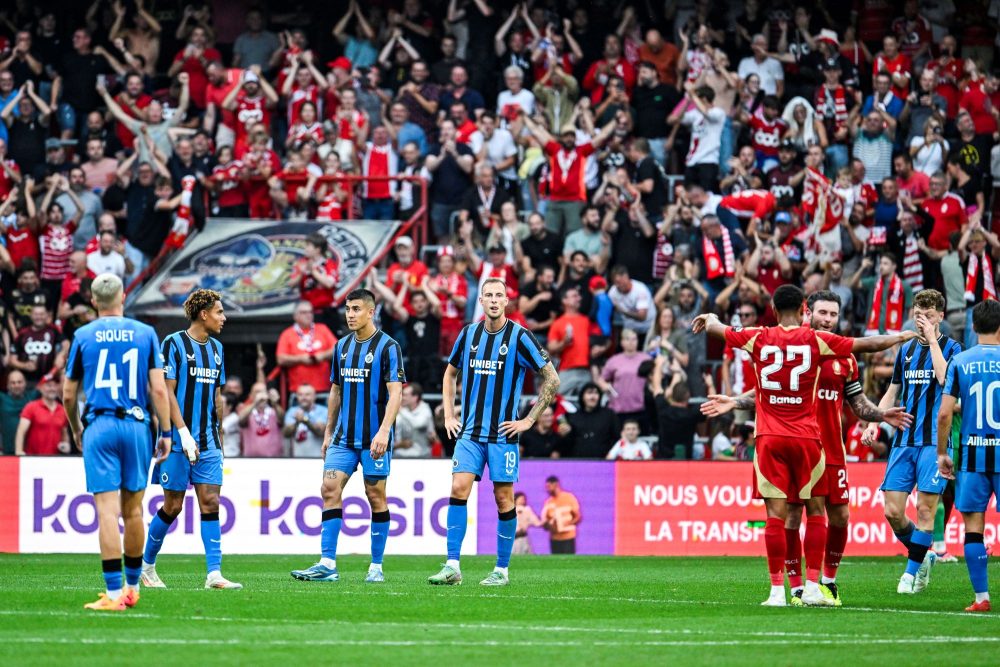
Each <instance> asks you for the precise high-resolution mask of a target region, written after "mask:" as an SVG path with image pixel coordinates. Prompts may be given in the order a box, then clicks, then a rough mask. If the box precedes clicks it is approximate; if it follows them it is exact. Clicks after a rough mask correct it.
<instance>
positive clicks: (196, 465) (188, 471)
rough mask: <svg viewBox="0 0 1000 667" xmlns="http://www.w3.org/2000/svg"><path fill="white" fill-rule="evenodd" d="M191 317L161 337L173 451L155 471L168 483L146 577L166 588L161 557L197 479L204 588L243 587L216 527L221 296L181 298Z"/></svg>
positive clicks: (201, 293)
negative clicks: (231, 572)
mask: <svg viewBox="0 0 1000 667" xmlns="http://www.w3.org/2000/svg"><path fill="white" fill-rule="evenodd" d="M184 314H185V315H187V318H188V320H189V321H190V322H191V324H190V326H189V327H188V328H187V329H186V330H184V331H177V332H175V333H172V334H170V335H169V336H167V337H166V338H165V339H164V340H163V357H164V360H165V364H166V365H165V367H164V372H165V376H166V380H167V389H169V390H170V391H169V393H170V421H171V422H172V423H173V426H174V430H173V439H172V442H173V443H174V445H173V449H172V450H171V452H170V455H169V456H168V457H167V460H166V461H164V462H163V463H161V464H159V465H157V466H156V467H155V468H154V469H153V482H154V483H156V482H158V483H159V484H160V485H161V486H162V487H163V506H162V507H161V508H160V509H159V511H157V513H156V516H154V517H153V520H152V521H151V522H150V523H149V536H148V537H147V538H146V549H145V552H144V553H143V556H142V583H143V585H144V586H148V587H149V588H166V586H165V585H164V583H163V581H161V580H160V577H159V576H158V575H157V574H156V555H157V554H158V553H159V552H160V547H162V546H163V540H164V538H166V536H167V531H168V530H169V529H170V524H172V523H173V522H174V520H175V519H176V518H177V515H178V514H180V512H181V506H182V504H183V502H184V493H185V492H186V491H187V487H188V484H189V483H191V484H194V489H195V493H197V494H198V505H199V506H200V508H201V541H202V543H203V544H204V545H205V561H206V565H207V569H208V577H207V578H206V579H205V588H243V586H242V585H240V584H237V583H234V582H232V581H228V580H226V579H225V578H224V577H223V576H222V572H221V566H222V538H221V531H220V529H219V491H220V490H221V488H222V432H221V431H220V429H219V421H220V415H221V414H222V385H224V384H225V383H226V369H225V364H224V363H223V352H222V343H220V342H219V341H217V340H216V339H215V338H213V337H212V336H218V335H219V334H220V333H221V332H222V327H223V325H224V324H225V323H226V314H225V312H224V311H223V308H222V295H221V294H219V293H218V292H214V291H212V290H207V289H199V290H195V291H194V292H192V293H191V294H190V296H188V298H187V300H186V301H185V302H184Z"/></svg>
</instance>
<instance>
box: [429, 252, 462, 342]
mask: <svg viewBox="0 0 1000 667" xmlns="http://www.w3.org/2000/svg"><path fill="white" fill-rule="evenodd" d="M437 269H438V272H437V275H436V276H434V277H433V278H431V279H430V283H429V284H428V286H429V287H430V289H431V290H433V292H434V294H435V296H437V298H438V300H439V301H440V302H441V347H440V353H441V355H442V356H447V355H448V354H450V353H451V349H452V347H454V346H455V340H456V339H457V338H458V334H459V333H460V332H461V331H462V326H463V325H464V324H465V304H466V303H467V302H468V299H469V284H468V283H467V282H466V280H465V276H462V275H460V274H459V273H458V272H457V271H455V250H454V248H452V247H451V246H450V245H448V246H442V247H441V248H440V249H439V250H438V253H437Z"/></svg>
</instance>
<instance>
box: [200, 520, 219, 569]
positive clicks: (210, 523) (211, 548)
mask: <svg viewBox="0 0 1000 667" xmlns="http://www.w3.org/2000/svg"><path fill="white" fill-rule="evenodd" d="M201 543H202V544H204V545H205V565H206V567H207V568H208V572H209V573H211V572H218V571H219V570H221V569H222V532H221V531H220V529H219V513H218V512H209V513H204V512H203V513H202V515H201Z"/></svg>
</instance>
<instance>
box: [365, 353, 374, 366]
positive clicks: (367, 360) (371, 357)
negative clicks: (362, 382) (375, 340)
mask: <svg viewBox="0 0 1000 667" xmlns="http://www.w3.org/2000/svg"><path fill="white" fill-rule="evenodd" d="M373 361H375V355H374V354H372V353H371V352H369V353H368V354H366V355H365V363H366V364H370V363H371V362H373Z"/></svg>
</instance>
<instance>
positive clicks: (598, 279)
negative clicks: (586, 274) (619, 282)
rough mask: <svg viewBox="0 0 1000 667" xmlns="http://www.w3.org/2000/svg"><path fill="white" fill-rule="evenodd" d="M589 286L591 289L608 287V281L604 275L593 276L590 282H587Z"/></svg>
mask: <svg viewBox="0 0 1000 667" xmlns="http://www.w3.org/2000/svg"><path fill="white" fill-rule="evenodd" d="M587 287H589V288H590V289H591V290H595V289H607V288H608V281H607V280H605V279H604V277H603V276H593V277H592V278H591V279H590V282H589V283H588V284H587Z"/></svg>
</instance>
